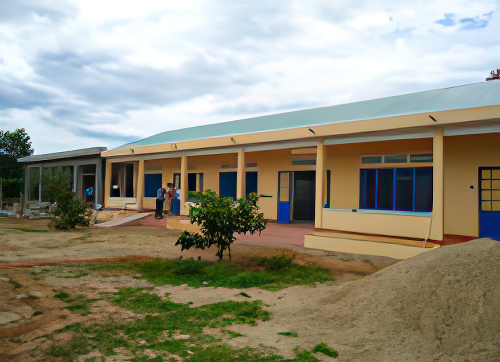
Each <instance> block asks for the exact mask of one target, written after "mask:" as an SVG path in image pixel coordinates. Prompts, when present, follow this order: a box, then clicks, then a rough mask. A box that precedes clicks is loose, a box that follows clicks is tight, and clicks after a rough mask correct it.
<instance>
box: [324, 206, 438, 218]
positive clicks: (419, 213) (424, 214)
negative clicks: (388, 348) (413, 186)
mask: <svg viewBox="0 0 500 362" xmlns="http://www.w3.org/2000/svg"><path fill="white" fill-rule="evenodd" d="M327 209H328V210H332V211H345V212H359V213H366V214H386V215H407V216H421V217H432V212H423V211H394V210H373V209H332V208H327Z"/></svg>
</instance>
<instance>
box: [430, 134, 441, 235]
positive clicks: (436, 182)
mask: <svg viewBox="0 0 500 362" xmlns="http://www.w3.org/2000/svg"><path fill="white" fill-rule="evenodd" d="M432 155H433V165H432V166H433V167H432V224H431V230H430V233H429V239H432V240H443V238H444V138H443V128H441V127H440V128H438V129H436V132H435V133H434V137H433V139H432Z"/></svg>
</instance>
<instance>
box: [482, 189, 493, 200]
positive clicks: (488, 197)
mask: <svg viewBox="0 0 500 362" xmlns="http://www.w3.org/2000/svg"><path fill="white" fill-rule="evenodd" d="M481 200H484V201H488V200H491V191H481Z"/></svg>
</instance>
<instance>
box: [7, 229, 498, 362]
mask: <svg viewBox="0 0 500 362" xmlns="http://www.w3.org/2000/svg"><path fill="white" fill-rule="evenodd" d="M37 230H46V222H45V221H30V222H26V221H20V220H11V219H9V220H2V219H0V268H1V269H0V360H1V361H46V360H47V357H46V355H45V354H44V350H45V349H47V348H48V347H49V346H50V345H51V344H52V340H51V339H52V338H53V337H52V336H53V334H51V332H53V331H55V330H57V329H60V328H62V327H64V326H66V325H68V324H71V323H74V322H77V321H93V320H95V321H99V320H100V319H102V318H105V317H108V316H113V315H116V316H117V318H122V319H123V318H133V315H131V314H130V312H127V311H125V310H123V309H120V308H117V307H115V306H113V305H111V304H110V303H109V302H106V301H104V300H102V301H98V302H95V303H94V304H92V306H91V308H90V312H91V313H90V314H89V315H87V316H81V315H79V314H75V313H72V312H69V311H68V310H67V309H63V308H62V307H63V304H62V302H61V301H60V300H58V299H56V298H55V297H54V291H55V290H61V289H64V290H65V291H68V293H70V294H73V293H74V294H84V295H85V296H86V297H87V298H94V297H96V296H98V295H100V293H102V292H114V291H117V290H118V288H121V287H124V286H131V287H144V286H150V285H149V284H147V282H146V281H144V280H141V279H135V278H134V275H130V274H127V273H121V274H116V275H104V274H96V273H91V274H88V275H78V273H79V272H78V271H72V269H71V268H72V267H71V266H70V265H71V264H75V263H76V262H77V261H78V262H95V261H106V260H112V259H119V258H129V259H140V258H148V257H155V256H160V257H171V258H177V257H178V256H179V255H181V252H180V249H179V248H178V247H175V246H174V243H175V240H176V237H177V235H178V233H179V231H176V230H170V229H167V228H165V227H157V226H144V225H143V226H125V227H117V228H109V229H97V228H95V229H86V230H76V231H71V232H43V231H41V232H37ZM281 251H282V250H280V249H277V248H275V247H272V246H269V247H266V246H262V245H255V244H252V243H251V242H249V241H248V240H247V241H245V240H243V241H241V242H238V241H236V243H235V244H234V247H233V250H232V255H233V260H235V261H236V262H237V261H238V259H242V258H245V257H246V256H248V255H254V254H260V255H272V254H275V253H280V252H281ZM294 252H295V253H296V255H297V256H296V260H297V261H298V262H299V263H309V262H311V263H316V264H319V265H322V266H324V267H327V268H329V269H330V270H331V271H332V272H333V274H334V275H335V277H336V282H334V283H326V284H317V285H316V286H314V287H313V286H294V287H290V288H286V289H283V290H281V291H277V292H270V291H264V290H261V289H257V288H250V289H245V290H244V292H245V293H246V294H247V295H249V296H250V297H251V299H250V300H261V301H262V302H263V303H264V305H265V306H266V308H267V310H268V311H269V312H271V314H272V318H271V319H270V320H269V321H266V322H260V323H258V325H257V326H249V325H233V326H231V327H229V329H231V330H232V331H234V332H237V333H241V334H242V335H243V336H241V337H238V338H233V339H230V340H229V341H227V343H229V344H231V345H233V346H235V347H238V348H241V347H244V346H250V347H255V348H261V347H262V346H266V347H270V348H273V349H274V350H275V351H276V353H278V354H280V355H283V356H285V357H289V358H292V357H293V352H292V349H293V348H294V347H295V346H300V347H302V348H306V349H310V348H311V347H312V346H314V345H316V344H317V343H318V342H325V343H327V344H328V345H329V346H331V347H332V348H334V349H336V350H338V351H339V357H338V359H337V361H357V362H358V361H359V362H364V361H366V362H376V361H380V362H385V361H398V362H399V361H408V362H410V361H411V362H413V361H422V362H427V361H440V362H444V361H500V357H499V356H500V303H499V302H498V301H499V300H500V242H498V241H494V240H491V239H478V240H473V241H469V242H465V243H462V244H457V245H450V246H444V247H441V248H437V249H433V250H431V251H429V252H426V253H424V254H421V255H418V256H416V257H414V258H411V259H407V260H403V261H400V262H396V261H395V260H392V259H388V258H380V257H367V256H361V255H349V254H341V253H328V252H321V251H317V250H307V249H300V248H298V249H295V250H294ZM214 253H215V251H213V250H205V251H199V250H195V251H189V252H187V253H182V255H184V257H194V258H197V257H198V256H200V257H201V258H202V259H204V260H214V259H215V256H214ZM75 273H77V275H75ZM151 287H153V286H152V285H151ZM153 291H154V292H155V293H157V294H158V295H159V296H161V297H166V296H167V295H168V296H169V297H170V298H171V300H172V301H173V302H178V303H188V302H193V303H194V304H193V305H195V306H197V305H203V304H209V303H215V302H219V301H225V300H237V301H241V300H248V299H246V298H245V297H243V296H241V295H239V292H240V290H235V289H226V288H212V287H205V288H199V289H193V288H189V287H187V286H185V285H183V286H175V287H173V286H158V287H154V289H153ZM241 291H242V290H241ZM127 313H129V314H130V315H129V314H127ZM285 331H295V332H296V333H297V337H294V338H290V337H285V336H280V335H278V334H277V333H279V332H285ZM59 336H60V337H59V338H64V334H62V335H59ZM109 360H110V361H111V360H120V358H119V356H118V357H117V356H115V357H114V359H109ZM121 360H124V358H123V359H121ZM322 360H324V361H327V360H332V359H329V358H326V357H323V359H322Z"/></svg>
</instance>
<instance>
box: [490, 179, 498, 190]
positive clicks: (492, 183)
mask: <svg viewBox="0 0 500 362" xmlns="http://www.w3.org/2000/svg"><path fill="white" fill-rule="evenodd" d="M491 188H492V189H496V190H500V180H493V181H491Z"/></svg>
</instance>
